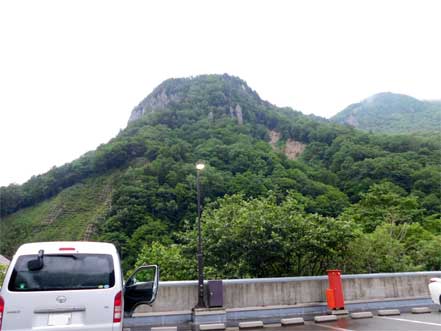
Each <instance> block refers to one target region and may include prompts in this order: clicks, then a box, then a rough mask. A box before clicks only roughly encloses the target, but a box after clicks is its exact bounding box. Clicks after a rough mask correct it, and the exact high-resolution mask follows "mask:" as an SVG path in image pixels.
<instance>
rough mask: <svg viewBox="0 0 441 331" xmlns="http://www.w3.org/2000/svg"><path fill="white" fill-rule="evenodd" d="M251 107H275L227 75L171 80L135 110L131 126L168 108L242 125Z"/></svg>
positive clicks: (243, 83) (160, 86)
mask: <svg viewBox="0 0 441 331" xmlns="http://www.w3.org/2000/svg"><path fill="white" fill-rule="evenodd" d="M201 95H204V98H201ZM207 100H208V102H207ZM250 105H253V106H255V105H260V106H263V107H274V106H272V105H271V104H270V103H268V102H266V101H263V100H262V99H260V97H259V96H258V94H257V93H256V92H255V91H253V90H252V89H251V88H249V87H248V85H247V83H246V82H245V81H243V80H241V79H240V78H237V77H234V76H229V75H227V74H224V75H202V76H196V77H192V78H178V79H169V80H166V81H164V82H163V83H162V84H160V85H159V86H158V87H157V88H156V89H155V90H154V91H153V92H152V93H150V94H149V95H148V96H147V97H146V98H145V99H144V100H142V101H141V102H140V103H139V105H137V106H136V107H135V108H134V109H133V111H132V113H131V115H130V118H129V121H128V123H131V122H134V121H137V120H139V119H141V118H142V117H143V116H144V115H146V114H149V113H153V112H157V111H161V110H162V109H166V108H172V109H175V110H179V109H186V108H187V109H192V108H198V109H200V110H201V111H202V112H205V115H206V116H208V118H209V119H211V120H213V119H215V118H216V117H219V116H231V117H232V118H234V119H235V120H236V121H237V123H238V124H239V125H242V124H243V123H244V121H245V120H246V116H247V110H248V108H250V107H249V106H250Z"/></svg>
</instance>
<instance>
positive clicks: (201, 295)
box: [195, 162, 206, 308]
mask: <svg viewBox="0 0 441 331" xmlns="http://www.w3.org/2000/svg"><path fill="white" fill-rule="evenodd" d="M204 168H205V164H204V163H202V162H197V163H196V191H197V201H198V253H197V258H198V303H197V305H196V307H195V308H205V307H206V305H205V297H204V293H205V291H204V256H203V254H202V233H201V211H202V210H201V187H200V181H199V175H200V172H201V171H202V170H203V169H204Z"/></svg>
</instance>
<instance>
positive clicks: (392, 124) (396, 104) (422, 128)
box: [331, 92, 441, 133]
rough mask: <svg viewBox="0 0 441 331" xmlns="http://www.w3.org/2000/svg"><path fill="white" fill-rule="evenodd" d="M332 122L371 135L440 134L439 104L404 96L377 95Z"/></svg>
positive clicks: (440, 116)
mask: <svg viewBox="0 0 441 331" xmlns="http://www.w3.org/2000/svg"><path fill="white" fill-rule="evenodd" d="M331 121H334V122H336V123H340V124H347V125H350V126H352V127H355V128H358V129H361V130H366V131H372V132H383V133H417V132H432V131H434V132H440V131H441V104H440V103H439V101H438V102H437V101H421V100H418V99H415V98H413V97H410V96H407V95H403V94H395V93H390V92H386V93H379V94H375V95H373V96H371V97H369V98H367V99H365V100H363V101H361V102H359V103H354V104H352V105H350V106H348V107H346V108H345V109H344V110H342V111H341V112H339V113H338V114H336V115H335V116H333V117H332V118H331Z"/></svg>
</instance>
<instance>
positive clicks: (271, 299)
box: [137, 272, 441, 312]
mask: <svg viewBox="0 0 441 331" xmlns="http://www.w3.org/2000/svg"><path fill="white" fill-rule="evenodd" d="M432 277H441V272H406V273H384V274H363V275H343V276H342V279H343V291H344V296H345V300H346V301H358V300H363V301H368V300H379V299H400V298H421V297H429V292H428V288H427V284H428V282H429V279H430V278H432ZM223 285H224V289H223V295H224V308H245V307H262V306H277V305H298V304H314V303H321V302H325V301H326V296H325V292H326V289H327V288H328V278H327V276H318V277H287V278H262V279H228V280H224V281H223ZM197 294H198V293H197V281H179V282H160V289H159V293H158V298H157V299H156V302H155V303H154V305H153V307H147V306H142V307H139V308H138V309H137V312H165V311H185V310H189V309H191V308H192V307H194V306H195V304H196V302H197Z"/></svg>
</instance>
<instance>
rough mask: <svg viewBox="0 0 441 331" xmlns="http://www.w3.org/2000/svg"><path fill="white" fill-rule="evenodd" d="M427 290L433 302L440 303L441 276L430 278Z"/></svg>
mask: <svg viewBox="0 0 441 331" xmlns="http://www.w3.org/2000/svg"><path fill="white" fill-rule="evenodd" d="M429 292H430V297H431V299H432V301H433V303H435V304H437V305H439V304H441V278H431V279H430V283H429Z"/></svg>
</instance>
